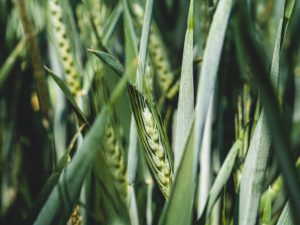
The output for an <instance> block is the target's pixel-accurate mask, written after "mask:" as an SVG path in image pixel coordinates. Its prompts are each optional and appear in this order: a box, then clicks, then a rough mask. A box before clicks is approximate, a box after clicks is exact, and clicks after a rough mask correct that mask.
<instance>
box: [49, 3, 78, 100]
mask: <svg viewBox="0 0 300 225" xmlns="http://www.w3.org/2000/svg"><path fill="white" fill-rule="evenodd" d="M49 10H50V14H51V15H50V18H51V26H52V30H53V35H54V41H55V42H56V44H57V47H58V52H59V55H60V59H61V63H62V66H63V68H64V72H65V75H66V81H67V83H68V85H69V88H70V90H71V92H72V94H73V95H74V96H77V95H80V93H81V81H80V77H79V74H78V71H77V68H76V65H75V59H74V56H73V55H72V53H71V49H70V42H69V39H68V37H67V31H66V26H65V24H64V23H63V19H62V18H63V14H62V12H63V11H62V7H61V6H60V5H59V2H58V0H49Z"/></svg>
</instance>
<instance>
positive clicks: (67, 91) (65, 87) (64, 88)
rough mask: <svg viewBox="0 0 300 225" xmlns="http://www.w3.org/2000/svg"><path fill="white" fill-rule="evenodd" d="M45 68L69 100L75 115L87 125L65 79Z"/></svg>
mask: <svg viewBox="0 0 300 225" xmlns="http://www.w3.org/2000/svg"><path fill="white" fill-rule="evenodd" d="M45 69H46V70H47V72H48V73H49V74H50V76H51V77H52V78H53V80H54V81H55V82H56V84H57V85H58V86H59V87H60V89H61V90H62V92H63V93H64V94H65V97H66V98H67V99H68V100H69V102H70V103H71V105H72V107H73V108H74V110H75V112H76V113H77V115H78V116H79V117H80V119H81V120H82V121H83V122H84V123H85V124H87V125H89V122H88V120H87V118H86V116H85V115H84V113H83V112H82V111H81V109H80V108H79V106H78V105H77V103H76V101H75V99H74V97H73V95H72V93H71V91H70V89H69V88H68V85H67V83H66V82H65V81H63V80H62V79H61V78H59V76H57V75H56V74H55V73H54V72H53V71H52V70H50V69H49V68H47V67H45Z"/></svg>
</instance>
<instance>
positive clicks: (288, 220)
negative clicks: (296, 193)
mask: <svg viewBox="0 0 300 225" xmlns="http://www.w3.org/2000/svg"><path fill="white" fill-rule="evenodd" d="M295 224H296V223H294V220H293V214H292V209H291V206H290V203H289V202H287V203H286V204H285V206H284V208H283V211H282V212H281V214H280V217H279V220H278V221H277V225H295Z"/></svg>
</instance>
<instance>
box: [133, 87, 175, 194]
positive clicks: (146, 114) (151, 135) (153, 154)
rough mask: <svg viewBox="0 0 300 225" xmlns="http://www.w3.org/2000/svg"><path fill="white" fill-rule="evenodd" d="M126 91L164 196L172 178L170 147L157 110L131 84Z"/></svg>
mask: <svg viewBox="0 0 300 225" xmlns="http://www.w3.org/2000/svg"><path fill="white" fill-rule="evenodd" d="M128 91H129V96H130V101H131V106H132V110H133V114H134V118H135V121H136V124H137V128H138V129H137V131H138V135H139V137H140V139H141V142H142V144H143V147H144V149H145V156H146V159H147V162H148V165H149V166H150V169H151V172H152V174H153V175H154V177H155V179H156V181H157V183H158V186H159V188H160V189H161V191H162V193H163V194H164V196H165V197H166V198H168V197H169V195H170V189H171V183H172V178H173V164H172V163H173V161H172V154H171V148H170V145H169V142H168V138H167V136H166V133H165V131H164V129H163V127H162V122H161V119H160V117H159V114H158V112H157V110H155V108H154V107H151V105H150V104H149V103H148V101H147V100H146V98H145V97H144V96H143V95H142V94H141V93H139V92H138V90H136V89H135V87H133V86H132V85H130V84H129V85H128Z"/></svg>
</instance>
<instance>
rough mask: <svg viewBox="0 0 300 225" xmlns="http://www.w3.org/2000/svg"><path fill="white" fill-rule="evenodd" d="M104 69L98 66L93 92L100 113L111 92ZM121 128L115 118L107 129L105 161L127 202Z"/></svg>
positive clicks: (104, 151)
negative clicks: (105, 78)
mask: <svg viewBox="0 0 300 225" xmlns="http://www.w3.org/2000/svg"><path fill="white" fill-rule="evenodd" d="M102 70H103V67H102V66H101V65H98V66H97V68H96V71H95V76H94V85H95V91H94V92H93V99H94V107H95V112H96V113H99V112H100V109H101V108H102V107H103V105H104V104H105V103H106V102H107V101H108V96H109V90H108V88H107V85H106V82H105V80H104V76H103V74H102ZM119 130H120V126H119V124H118V123H116V122H114V116H113V118H112V119H111V120H110V122H109V123H108V125H107V126H106V129H105V139H104V146H103V147H104V148H103V154H104V160H105V163H106V166H107V168H108V170H109V172H110V174H111V176H112V180H113V185H114V187H115V188H116V190H117V192H118V194H119V196H120V198H121V199H122V200H123V201H124V203H126V202H127V196H128V195H127V194H128V193H127V187H128V180H127V170H126V159H125V150H124V148H123V145H122V141H121V138H120V133H119V132H118V131H119Z"/></svg>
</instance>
